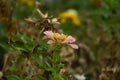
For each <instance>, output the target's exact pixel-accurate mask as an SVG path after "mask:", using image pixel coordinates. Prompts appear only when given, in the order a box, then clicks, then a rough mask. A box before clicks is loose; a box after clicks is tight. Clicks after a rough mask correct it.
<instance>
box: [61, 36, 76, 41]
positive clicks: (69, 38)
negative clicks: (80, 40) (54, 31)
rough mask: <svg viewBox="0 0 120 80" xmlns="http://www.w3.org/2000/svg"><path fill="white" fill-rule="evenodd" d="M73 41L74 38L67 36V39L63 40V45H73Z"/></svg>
mask: <svg viewBox="0 0 120 80" xmlns="http://www.w3.org/2000/svg"><path fill="white" fill-rule="evenodd" d="M75 41H76V39H75V38H74V37H72V36H68V37H67V38H66V39H65V41H63V43H73V42H75Z"/></svg>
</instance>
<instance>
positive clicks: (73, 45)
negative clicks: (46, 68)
mask: <svg viewBox="0 0 120 80" xmlns="http://www.w3.org/2000/svg"><path fill="white" fill-rule="evenodd" d="M68 45H70V46H71V47H72V48H73V49H78V45H76V44H68Z"/></svg>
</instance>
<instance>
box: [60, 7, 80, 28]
mask: <svg viewBox="0 0 120 80" xmlns="http://www.w3.org/2000/svg"><path fill="white" fill-rule="evenodd" d="M59 18H60V19H61V23H65V22H67V20H70V21H71V22H72V23H73V24H75V25H77V26H79V25H80V19H79V17H78V14H77V12H76V11H75V10H74V9H70V10H68V11H65V12H62V13H60V14H59Z"/></svg>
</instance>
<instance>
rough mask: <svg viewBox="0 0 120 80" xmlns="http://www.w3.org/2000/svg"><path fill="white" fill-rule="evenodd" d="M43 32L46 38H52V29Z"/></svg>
mask: <svg viewBox="0 0 120 80" xmlns="http://www.w3.org/2000/svg"><path fill="white" fill-rule="evenodd" d="M44 34H45V35H46V36H47V37H48V38H51V39H53V34H54V33H53V32H52V31H45V32H44Z"/></svg>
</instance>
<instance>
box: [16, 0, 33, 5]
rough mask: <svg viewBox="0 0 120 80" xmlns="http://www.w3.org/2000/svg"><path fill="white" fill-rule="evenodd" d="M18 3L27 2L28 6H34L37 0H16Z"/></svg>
mask: <svg viewBox="0 0 120 80" xmlns="http://www.w3.org/2000/svg"><path fill="white" fill-rule="evenodd" d="M16 2H17V3H19V2H20V3H23V4H27V5H28V6H34V4H35V0H16Z"/></svg>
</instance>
